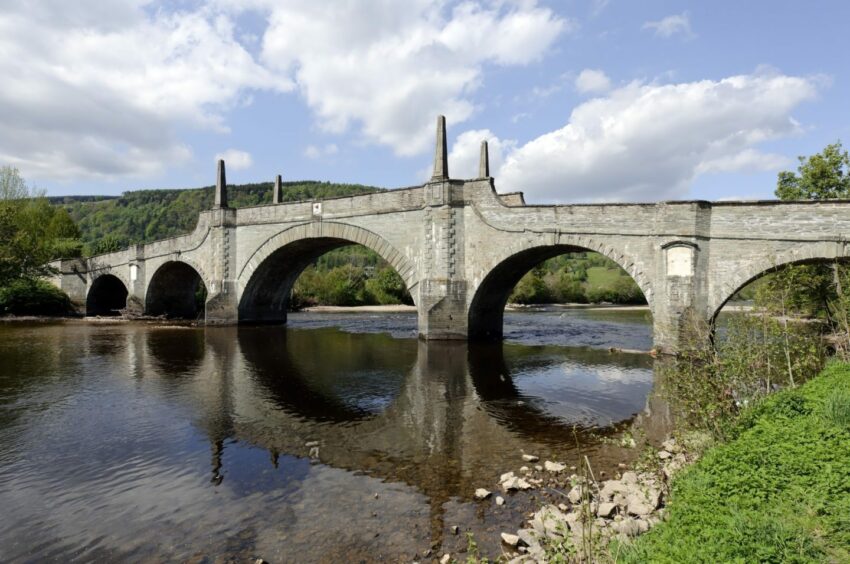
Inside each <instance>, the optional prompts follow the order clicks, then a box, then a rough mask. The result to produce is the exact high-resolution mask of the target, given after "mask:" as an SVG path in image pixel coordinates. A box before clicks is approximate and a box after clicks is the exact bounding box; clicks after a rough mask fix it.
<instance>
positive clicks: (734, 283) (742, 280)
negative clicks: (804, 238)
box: [709, 245, 850, 327]
mask: <svg viewBox="0 0 850 564" xmlns="http://www.w3.org/2000/svg"><path fill="white" fill-rule="evenodd" d="M848 250H850V249H845V248H844V245H830V248H828V249H809V250H800V249H794V250H790V251H786V252H783V253H779V254H777V255H774V256H772V257H760V258H759V259H758V260H755V261H752V262H751V263H750V264H748V265H747V267H746V268H743V269H740V270H739V271H737V272H736V273H735V274H734V275H733V276H731V277H729V280H728V281H727V282H725V283H723V284H718V289H717V290H715V291H714V292H712V294H711V301H710V303H709V311H710V313H711V315H710V316H709V322H710V324H711V326H712V327H714V325H715V324H716V322H717V317H718V316H719V315H720V313H721V311H722V310H723V307H724V306H725V305H726V304H728V303H729V302H730V301H731V300H732V298H734V297H735V295H736V294H738V292H740V291H741V290H743V289H744V288H745V287H747V286H748V285H749V284H751V283H753V282H755V281H757V280H759V279H760V278H763V277H764V276H767V275H769V274H772V273H774V272H779V271H781V270H783V269H785V268H787V267H791V266H799V265H812V264H833V263H835V262H842V263H845V264H846V263H847V262H850V255H848V254H847V252H848Z"/></svg>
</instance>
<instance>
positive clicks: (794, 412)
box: [621, 362, 850, 562]
mask: <svg viewBox="0 0 850 564" xmlns="http://www.w3.org/2000/svg"><path fill="white" fill-rule="evenodd" d="M738 426H739V428H738V436H737V437H736V438H735V439H733V440H731V441H730V442H728V443H726V444H722V445H718V446H716V447H714V448H712V449H710V450H709V451H708V452H707V453H706V454H705V455H704V456H703V457H702V459H701V460H700V461H699V462H698V463H697V464H695V465H694V466H693V467H692V468H690V469H689V470H688V471H687V472H684V473H683V474H682V476H681V478H680V479H677V480H676V481H675V482H674V484H673V490H672V495H671V500H672V501H671V504H670V507H669V508H668V512H667V516H666V519H665V521H664V522H663V523H662V524H660V525H659V526H658V527H657V528H655V529H653V530H652V531H651V532H650V533H648V534H647V535H645V536H643V537H641V538H639V539H638V540H637V542H636V543H635V545H634V546H632V547H629V548H628V549H627V550H625V551H624V552H623V556H624V558H622V559H621V560H623V561H625V562H649V561H652V562H684V561H691V562H693V561H701V562H730V561H736V562H756V561H761V562H789V561H794V562H850V518H848V515H850V364H847V363H838V362H833V363H831V364H830V365H829V366H827V368H826V369H825V370H824V371H823V372H822V373H821V374H820V375H819V376H817V377H815V378H814V379H812V380H811V381H809V382H808V383H806V384H804V385H803V386H801V387H800V388H798V389H796V390H785V391H782V392H779V393H777V394H776V395H774V396H772V397H770V398H768V399H767V400H765V402H764V403H763V404H761V405H760V406H758V407H756V408H755V409H753V410H751V411H750V412H746V413H744V414H743V415H742V417H741V418H740V419H739V422H738Z"/></svg>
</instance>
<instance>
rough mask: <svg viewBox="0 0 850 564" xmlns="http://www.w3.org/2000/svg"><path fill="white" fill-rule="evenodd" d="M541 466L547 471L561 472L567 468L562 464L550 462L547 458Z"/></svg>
mask: <svg viewBox="0 0 850 564" xmlns="http://www.w3.org/2000/svg"><path fill="white" fill-rule="evenodd" d="M543 467H544V468H545V469H546V470H547V471H548V472H563V471H564V470H566V468H567V467H566V466H565V465H564V464H559V463H557V462H550V461H548V460H547V461H546V462H544V463H543Z"/></svg>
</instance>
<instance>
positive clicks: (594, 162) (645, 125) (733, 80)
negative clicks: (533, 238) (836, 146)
mask: <svg viewBox="0 0 850 564" xmlns="http://www.w3.org/2000/svg"><path fill="white" fill-rule="evenodd" d="M816 84H817V83H816V81H815V80H811V79H808V78H801V77H793V76H784V75H779V74H771V75H763V74H751V75H741V76H732V77H729V78H725V79H722V80H718V81H712V80H703V81H698V82H688V83H680V84H665V85H659V84H642V83H638V82H634V83H631V84H629V85H627V86H625V87H623V88H619V89H617V90H614V91H612V92H610V93H609V95H608V96H606V97H603V98H596V99H593V100H590V101H588V102H585V103H583V104H581V105H579V106H577V107H576V108H575V109H574V110H573V112H572V114H571V115H570V119H569V122H568V123H567V124H566V125H565V126H563V127H562V128H560V129H557V130H555V131H552V132H550V133H546V134H544V135H541V136H540V137H538V138H536V139H533V140H532V141H529V142H528V143H526V144H525V145H522V146H521V147H518V148H517V149H516V150H515V151H512V152H510V154H508V155H506V157H505V161H504V164H503V166H502V167H501V169H500V170H499V171H498V173H497V174H496V175H495V176H497V186H498V187H499V189H500V190H502V191H507V190H524V191H525V192H526V195H527V199H528V200H529V201H537V202H541V201H544V202H565V201H616V200H620V201H624V200H633V201H656V200H663V199H670V198H682V197H686V196H687V194H688V190H689V187H690V184H691V182H692V181H693V179H694V178H695V177H696V176H697V175H699V174H704V173H708V172H731V171H745V170H762V171H764V170H776V169H777V168H780V167H782V166H786V164H787V162H786V161H785V160H784V159H783V157H781V156H779V155H773V154H768V153H763V152H761V151H759V150H758V144H759V143H761V142H764V141H766V140H770V139H776V138H779V137H783V136H787V135H790V134H793V133H795V132H797V131H798V130H799V125H798V124H797V123H796V122H795V121H794V120H793V118H792V117H791V111H792V110H793V109H794V108H795V107H797V106H798V105H799V104H800V103H802V102H804V101H806V100H809V99H811V98H812V97H814V95H815V94H816Z"/></svg>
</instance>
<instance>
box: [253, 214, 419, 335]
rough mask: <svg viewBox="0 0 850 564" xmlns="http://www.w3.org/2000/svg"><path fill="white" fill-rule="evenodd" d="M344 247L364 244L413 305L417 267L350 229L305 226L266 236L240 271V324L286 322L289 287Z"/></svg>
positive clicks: (322, 224)
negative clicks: (398, 281) (404, 288)
mask: <svg viewBox="0 0 850 564" xmlns="http://www.w3.org/2000/svg"><path fill="white" fill-rule="evenodd" d="M348 245H363V246H364V247H366V248H368V249H371V250H372V251H374V252H375V253H377V254H378V255H379V256H380V257H381V258H383V259H384V260H385V261H386V262H387V263H388V264H389V265H390V266H391V267H392V268H393V269H395V271H396V272H397V273H398V274H399V276H401V278H402V280H403V281H404V284H405V286H407V290H408V291H409V292H410V295H411V297H412V298H413V300H414V302H415V300H416V293H415V289H416V285H417V283H418V282H417V280H416V269H415V267H414V266H413V264H412V263H411V262H410V261H409V260H408V259H407V257H405V256H404V255H403V254H402V253H401V252H400V251H398V250H397V249H395V248H394V247H393V246H392V245H390V243H389V242H387V241H386V240H385V239H383V238H382V237H380V236H379V235H377V234H375V233H373V232H371V231H368V230H366V229H363V228H361V227H356V226H353V225H346V224H343V223H336V222H316V223H305V224H300V225H297V226H295V227H291V228H289V229H286V230H284V231H281V232H280V233H278V234H277V235H274V236H273V237H271V238H269V239H268V240H267V241H266V242H264V243H263V244H262V245H261V246H260V247H259V248H258V249H257V251H256V252H255V253H254V254H253V255H252V256H251V258H250V259H249V260H248V262H247V263H246V265H245V267H244V268H243V269H242V271H241V272H240V273H239V278H238V279H239V286H240V287H241V288H243V291H242V295H241V298H240V300H239V321H240V323H275V322H284V321H286V312H287V309H288V307H289V298H290V294H291V292H292V287H293V285H294V284H295V281H296V280H297V279H298V277H299V276H300V275H301V273H302V272H303V271H304V269H305V268H307V266H308V265H310V264H311V263H313V262H314V261H315V260H316V259H318V258H319V257H320V256H322V255H323V254H325V253H327V252H329V251H332V250H334V249H337V248H340V247H345V246H348Z"/></svg>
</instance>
